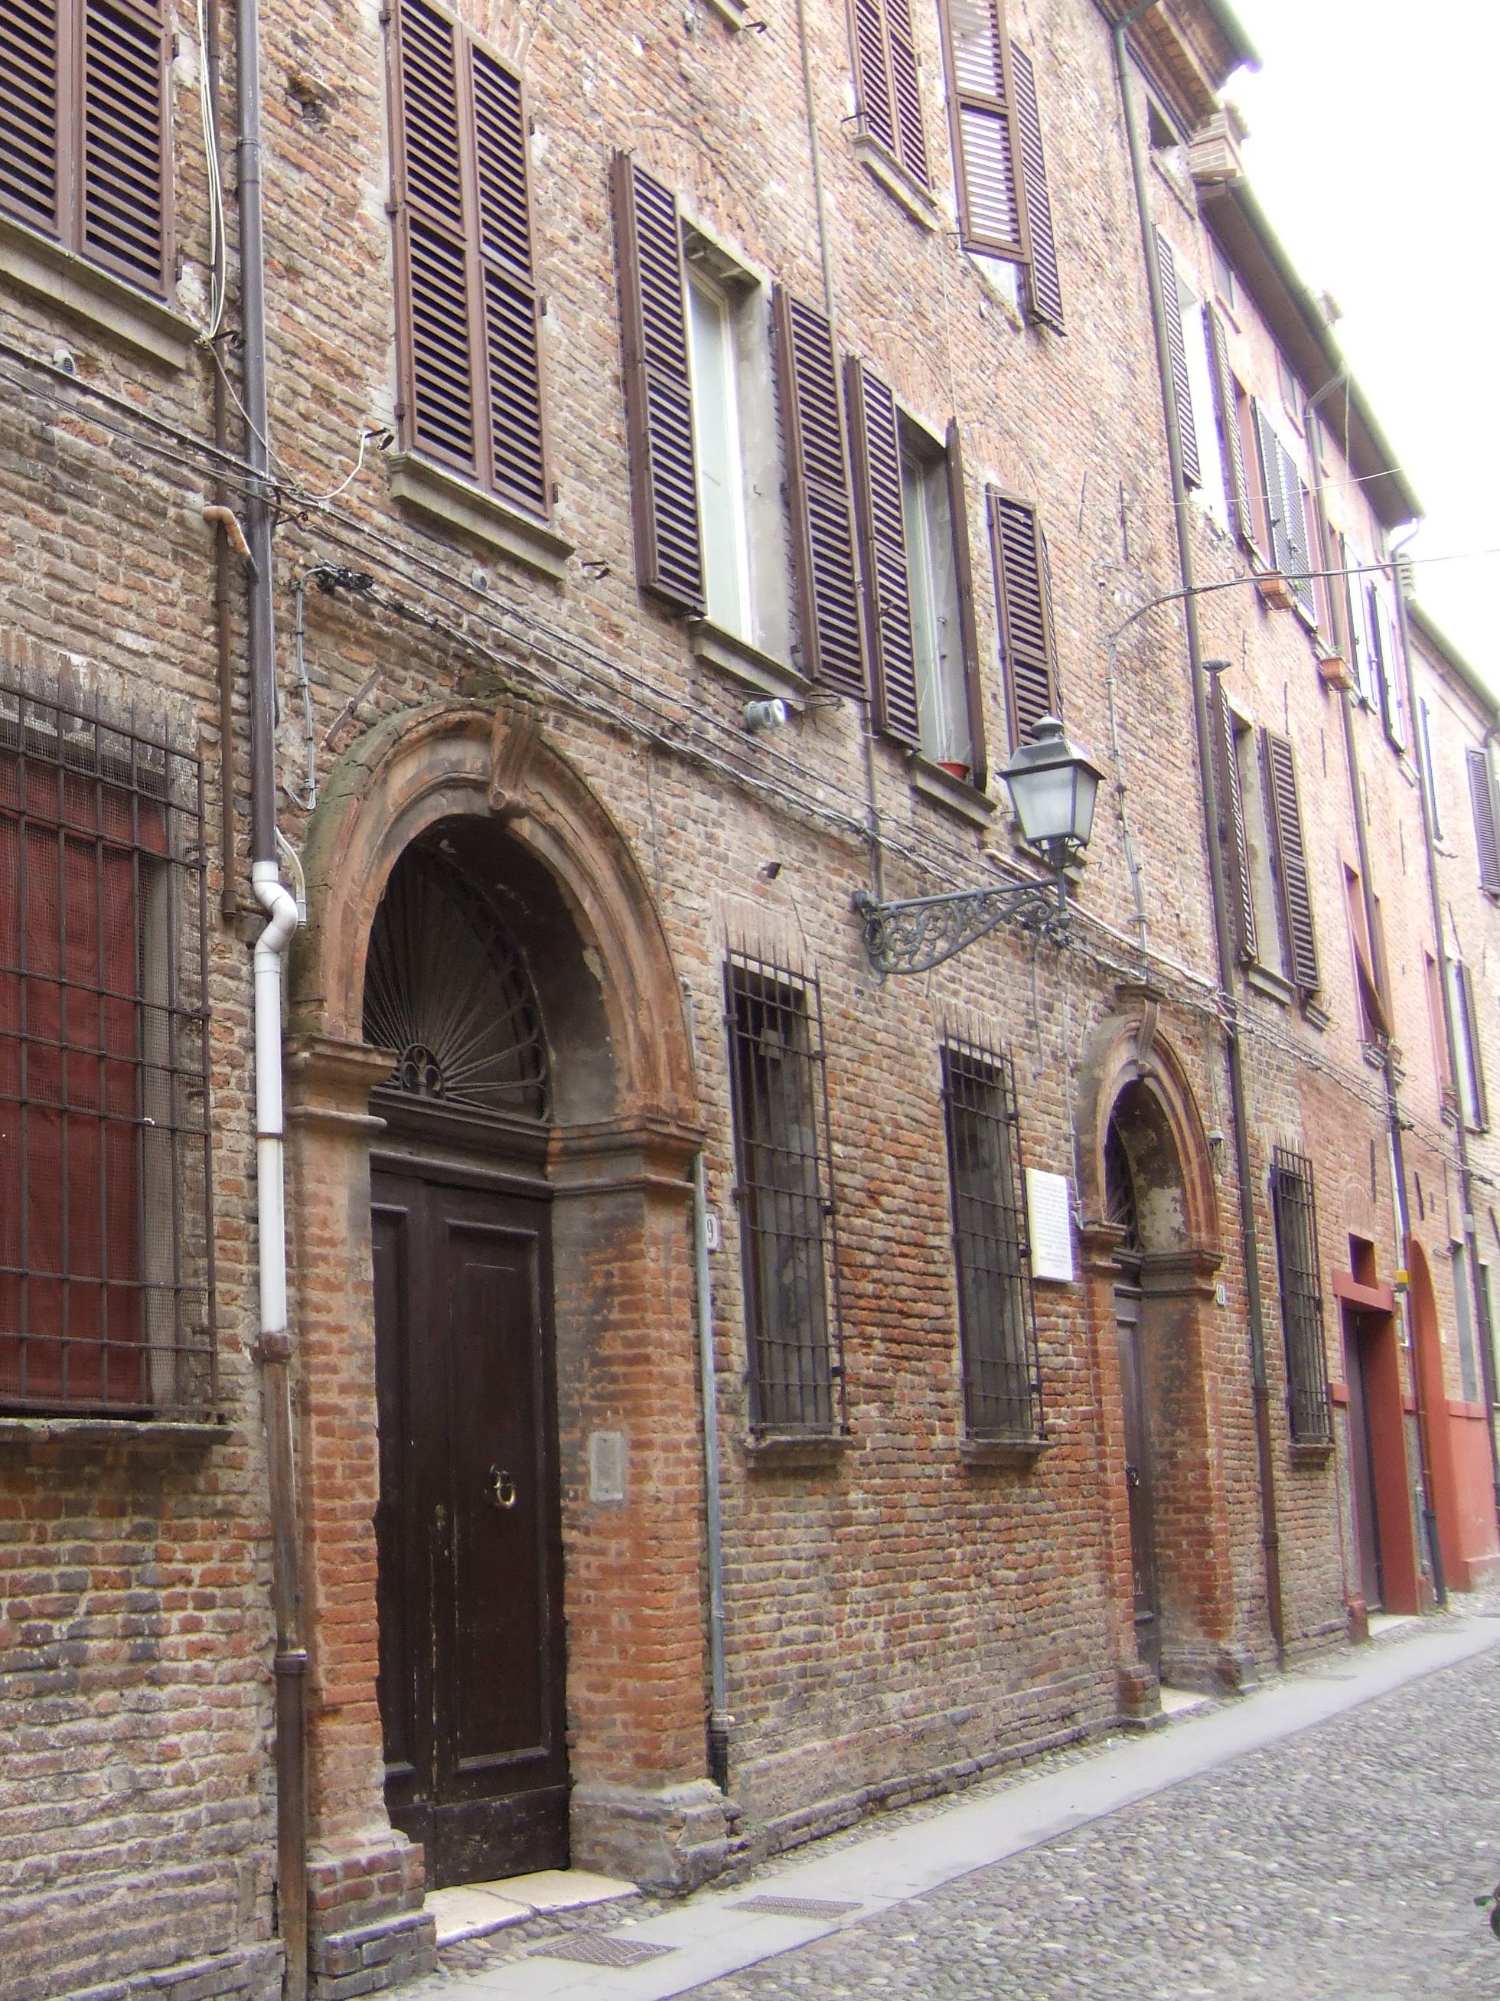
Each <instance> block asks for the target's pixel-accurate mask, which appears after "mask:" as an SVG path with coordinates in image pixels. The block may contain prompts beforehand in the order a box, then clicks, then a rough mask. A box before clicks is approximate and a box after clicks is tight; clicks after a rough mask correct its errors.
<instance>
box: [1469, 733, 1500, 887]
mask: <svg viewBox="0 0 1500 2001" xmlns="http://www.w3.org/2000/svg"><path fill="white" fill-rule="evenodd" d="M1466 756H1467V758H1468V764H1469V797H1470V799H1471V800H1472V801H1473V805H1474V839H1475V842H1476V843H1477V845H1478V848H1479V882H1480V887H1481V888H1483V889H1487V890H1489V891H1490V893H1491V894H1492V895H1494V896H1500V837H1497V833H1496V826H1495V789H1494V786H1493V784H1492V783H1491V780H1490V761H1489V758H1488V757H1487V756H1486V754H1485V753H1484V752H1483V751H1482V750H1474V749H1470V750H1469V751H1468V752H1466Z"/></svg>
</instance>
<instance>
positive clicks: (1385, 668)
mask: <svg viewBox="0 0 1500 2001" xmlns="http://www.w3.org/2000/svg"><path fill="white" fill-rule="evenodd" d="M1365 611H1366V616H1367V621H1368V625H1369V631H1370V652H1371V655H1372V657H1373V659H1374V663H1375V680H1376V685H1377V686H1378V688H1379V690H1380V720H1381V724H1382V726H1383V727H1384V730H1385V733H1386V736H1387V737H1388V738H1389V740H1390V741H1391V743H1392V744H1393V745H1394V746H1395V748H1396V749H1397V750H1404V749H1405V748H1406V705H1405V703H1404V702H1403V701H1402V699H1401V674H1400V664H1399V662H1398V661H1397V659H1396V647H1395V642H1394V638H1393V635H1392V633H1391V630H1390V627H1389V625H1388V624H1387V623H1386V619H1385V608H1384V606H1383V604H1382V602H1381V595H1380V586H1379V585H1378V584H1377V583H1376V582H1375V581H1374V579H1373V578H1372V579H1371V580H1370V582H1369V583H1367V584H1366V586H1365Z"/></svg>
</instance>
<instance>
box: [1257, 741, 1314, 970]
mask: <svg viewBox="0 0 1500 2001" xmlns="http://www.w3.org/2000/svg"><path fill="white" fill-rule="evenodd" d="M1261 748H1262V751H1263V754H1264V763H1265V774H1266V802H1267V807H1268V818H1269V821H1270V833H1271V839H1272V842H1273V845H1274V847H1275V851H1276V880H1277V887H1278V891H1279V894H1280V897H1281V909H1282V916H1283V918H1284V920H1285V924H1286V939H1287V949H1288V952H1289V954H1290V956H1291V969H1292V983H1293V985H1294V986H1295V987H1296V988H1297V989H1298V991H1299V992H1300V993H1303V994H1311V993H1315V992H1316V991H1317V988H1318V984H1319V982H1318V946H1317V939H1316V937H1315V935H1314V932H1313V915H1312V891H1311V887H1310V885H1309V883H1308V879H1307V850H1306V847H1305V845H1304V843H1303V839H1302V809H1301V806H1300V804H1299V803H1298V798H1297V766H1296V761H1295V759H1294V758H1293V756H1292V746H1291V745H1290V743H1288V741H1287V739H1286V738H1285V737H1284V736H1277V735H1276V734H1275V732H1274V731H1272V730H1263V731H1262V732H1261Z"/></svg>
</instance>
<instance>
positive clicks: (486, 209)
mask: <svg viewBox="0 0 1500 2001" xmlns="http://www.w3.org/2000/svg"><path fill="white" fill-rule="evenodd" d="M469 55H470V66H471V77H472V83H473V93H474V115H473V139H474V187H475V205H476V208H477V211H478V252H479V258H478V262H479V274H478V275H479V284H480V297H481V301H482V306H483V342H484V346H483V354H484V364H485V376H486V380H487V383H488V388H489V429H490V467H489V479H490V483H491V484H492V485H493V486H494V489H495V491H496V492H497V493H499V494H503V495H505V496H506V498H508V499H510V500H514V501H515V502H517V504H518V505H519V506H521V507H524V508H525V509H527V510H528V512H530V513H532V514H539V515H545V514H547V513H549V512H550V508H549V503H548V494H547V462H546V450H545V446H544V442H543V433H542V369H541V330H540V321H541V301H540V299H539V297H538V295H537V288H536V280H535V276H534V274H533V270H532V257H531V197H530V190H529V187H528V180H527V165H526V113H525V107H524V105H523V103H522V98H521V83H520V79H519V78H518V77H516V76H513V75H512V74H511V72H510V71H509V70H508V69H505V68H504V67H502V65H501V64H499V63H497V62H496V61H495V59H494V57H493V56H490V55H487V54H486V53H485V51H484V50H483V49H481V48H479V47H478V46H477V45H471V47H470V51H469Z"/></svg>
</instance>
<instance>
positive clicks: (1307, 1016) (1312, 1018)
mask: <svg viewBox="0 0 1500 2001" xmlns="http://www.w3.org/2000/svg"><path fill="white" fill-rule="evenodd" d="M1302 1018H1303V1020H1304V1021H1306V1022H1308V1023H1310V1024H1311V1026H1312V1027H1314V1028H1320V1029H1321V1028H1327V1026H1328V1024H1329V1022H1331V1021H1332V1020H1333V1016H1332V1015H1331V1014H1330V1013H1329V1012H1328V1010H1327V1008H1326V1007H1319V1006H1318V1003H1317V1002H1316V1001H1315V1000H1314V999H1313V998H1312V996H1311V995H1308V996H1307V997H1306V998H1305V999H1304V1000H1303V1003H1302Z"/></svg>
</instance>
